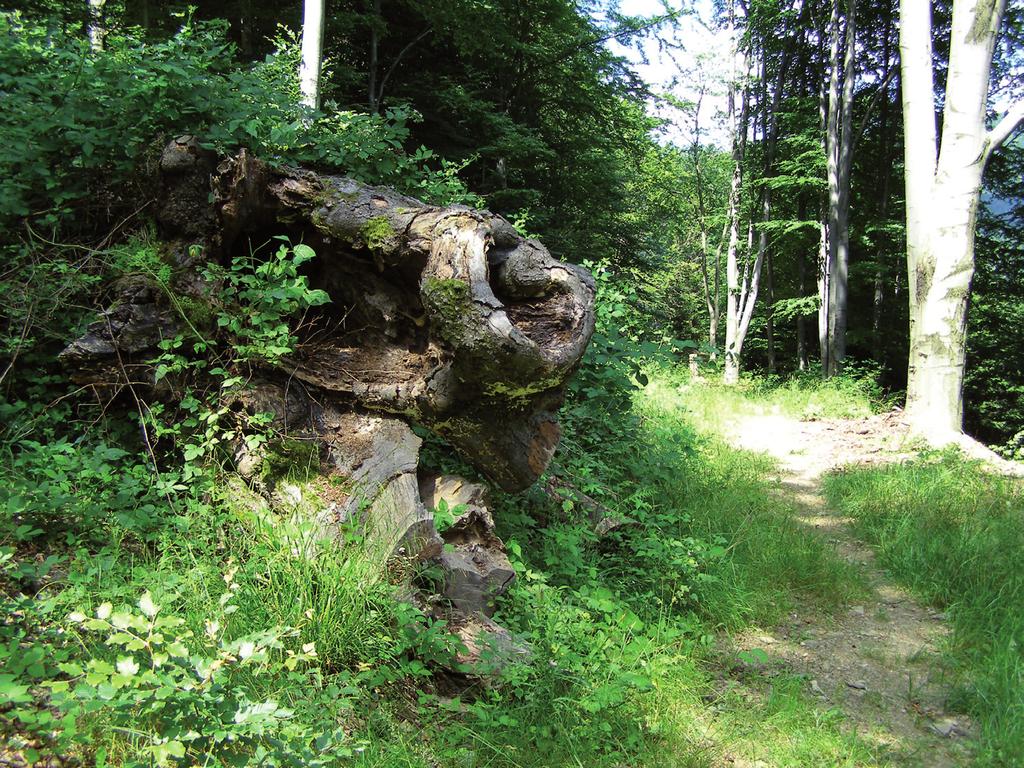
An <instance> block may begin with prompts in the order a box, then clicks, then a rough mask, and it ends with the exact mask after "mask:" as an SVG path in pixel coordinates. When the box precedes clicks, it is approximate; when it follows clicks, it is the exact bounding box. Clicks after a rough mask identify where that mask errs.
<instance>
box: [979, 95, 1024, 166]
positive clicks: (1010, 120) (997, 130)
mask: <svg viewBox="0 0 1024 768" xmlns="http://www.w3.org/2000/svg"><path fill="white" fill-rule="evenodd" d="M1022 124H1024V100H1021V101H1018V102H1017V103H1016V104H1014V105H1013V106H1012V107H1010V108H1009V109H1008V110H1006V114H1005V115H1003V116H1002V118H1000V120H999V122H998V123H996V124H995V127H994V128H992V130H991V131H989V132H988V136H986V137H985V138H986V143H985V160H986V161H987V160H988V158H989V156H990V155H991V154H992V153H993V152H995V151H996V150H997V149H999V148H1000V147H1001V146H1003V144H1005V143H1006V140H1007V139H1009V138H1010V136H1012V135H1013V133H1014V131H1016V130H1017V129H1018V128H1020V126H1021V125H1022Z"/></svg>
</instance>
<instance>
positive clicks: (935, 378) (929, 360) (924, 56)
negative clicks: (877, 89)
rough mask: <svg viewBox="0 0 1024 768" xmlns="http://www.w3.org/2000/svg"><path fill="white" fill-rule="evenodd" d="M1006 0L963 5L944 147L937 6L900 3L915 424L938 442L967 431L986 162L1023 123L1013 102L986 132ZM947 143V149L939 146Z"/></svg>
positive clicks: (955, 30)
mask: <svg viewBox="0 0 1024 768" xmlns="http://www.w3.org/2000/svg"><path fill="white" fill-rule="evenodd" d="M1004 9H1005V2H1002V1H1001V0H955V2H954V3H953V20H952V25H951V41H950V56H949V70H948V74H947V77H946V95H945V107H944V113H943V120H942V137H941V142H940V141H939V136H938V134H937V129H936V124H935V102H934V95H933V94H934V71H933V61H932V20H931V4H930V2H929V0H902V2H901V3H900V54H901V56H900V61H901V71H902V78H903V83H902V85H903V114H904V125H905V132H904V135H905V138H904V153H905V168H906V206H907V269H908V274H909V283H908V286H909V294H910V359H909V362H908V372H907V408H906V413H907V418H908V420H909V422H910V424H911V426H912V428H913V429H914V430H915V431H917V432H918V433H919V434H921V435H923V436H925V437H926V438H928V439H929V440H931V441H932V442H933V443H937V444H941V443H946V442H950V441H951V440H954V439H955V438H956V437H957V436H958V435H959V434H960V433H961V431H962V427H963V381H964V362H965V358H966V341H967V339H966V330H967V307H968V302H969V299H970V291H971V280H972V278H973V275H974V230H975V218H976V214H977V207H978V201H979V197H980V194H981V180H982V173H983V171H984V168H985V163H986V161H987V160H988V158H989V156H990V155H991V153H992V152H993V151H995V150H996V149H997V148H998V147H999V146H1000V145H1001V144H1002V143H1003V142H1004V141H1006V139H1007V138H1009V136H1010V135H1011V134H1012V133H1013V132H1014V131H1015V130H1016V129H1017V128H1018V127H1019V126H1020V124H1021V121H1022V120H1024V102H1020V103H1017V104H1015V105H1014V106H1013V107H1012V108H1011V109H1010V110H1009V111H1008V112H1007V113H1006V114H1005V115H1004V116H1003V118H1002V119H1001V120H1000V121H999V122H998V123H997V124H996V126H995V127H994V128H992V129H991V130H986V126H985V113H986V107H987V101H988V88H989V76H990V72H991V68H992V54H993V50H994V46H995V39H996V35H997V33H998V31H999V27H1000V24H1001V22H1002V16H1003V11H1004ZM940 146H941V152H940V151H939V147H940Z"/></svg>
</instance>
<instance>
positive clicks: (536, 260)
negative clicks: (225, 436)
mask: <svg viewBox="0 0 1024 768" xmlns="http://www.w3.org/2000/svg"><path fill="white" fill-rule="evenodd" d="M161 173H162V178H161V189H162V194H161V200H160V204H159V207H158V212H157V219H158V223H159V225H160V228H161V235H162V236H163V237H164V238H165V239H166V241H167V248H168V249H169V250H170V252H171V253H173V254H175V257H176V259H177V262H178V264H179V266H180V269H179V270H178V271H177V273H176V276H175V279H174V283H173V285H172V291H174V292H176V293H177V294H179V296H185V297H187V298H189V299H190V300H193V301H206V302H211V301H212V300H213V295H214V294H215V292H216V286H211V285H208V284H207V283H206V282H205V281H204V279H203V277H202V275H203V266H204V265H205V264H206V263H209V262H211V261H213V262H218V263H221V264H228V263H230V261H231V259H232V258H233V257H236V256H239V255H247V254H253V255H254V258H256V259H259V258H261V256H262V255H263V254H264V253H265V251H263V250H261V249H262V248H264V247H265V246H266V243H268V242H269V241H271V239H272V238H273V237H274V236H279V235H286V236H287V237H288V238H289V239H290V240H291V242H293V243H297V242H303V243H305V244H306V245H309V246H310V247H312V248H313V250H314V251H315V252H316V254H317V258H316V259H315V260H314V261H312V262H309V263H308V264H306V265H305V267H304V269H305V270H306V275H307V278H308V280H309V283H310V285H311V287H313V288H318V289H322V290H324V291H326V293H327V294H328V295H329V296H330V299H331V301H330V303H329V304H327V305H325V306H324V307H320V308H317V310H316V312H315V313H311V314H310V315H307V317H306V318H304V323H303V326H302V330H301V332H300V337H299V343H298V344H297V345H296V347H295V349H294V352H293V354H291V355H290V356H289V357H288V358H287V359H285V360H284V361H283V362H282V363H280V364H279V365H276V366H270V365H263V366H260V367H258V368H256V369H252V368H250V369H248V370H247V372H246V375H247V377H248V379H249V385H248V387H247V388H246V389H245V390H244V391H243V392H242V393H239V394H236V395H234V397H236V398H237V399H238V401H239V402H238V403H237V404H235V406H234V409H235V410H236V411H238V412H239V413H242V414H244V413H256V412H270V413H273V414H274V427H275V429H276V431H277V432H278V433H279V434H280V435H282V436H283V439H289V440H300V441H306V442H307V443H311V444H313V445H315V448H316V451H315V452H316V456H317V462H316V464H317V466H316V467H315V470H316V472H317V473H318V474H319V475H320V476H322V477H325V478H328V479H329V480H330V481H331V483H330V487H331V488H333V489H335V490H334V491H332V493H330V494H325V497H324V499H323V504H322V505H321V510H320V512H319V513H318V519H317V522H318V524H319V525H320V526H321V528H322V529H323V530H324V531H325V532H327V533H337V532H339V531H340V530H341V529H342V528H343V527H344V526H346V525H350V524H354V525H358V526H360V527H361V528H362V530H364V531H365V532H366V533H367V535H368V537H369V538H370V539H371V540H372V541H374V542H376V543H377V544H378V545H379V546H380V549H381V551H382V552H383V553H385V554H387V555H397V556H399V557H403V558H405V559H407V560H410V561H413V562H419V561H424V560H431V561H438V562H440V564H441V565H442V567H443V569H444V570H445V572H446V574H447V577H446V586H445V589H444V595H445V598H446V599H447V601H448V602H449V603H450V604H451V605H452V606H453V609H454V610H456V611H461V612H462V613H464V614H466V615H472V616H477V617H478V618H479V620H480V621H477V623H476V624H473V622H469V620H468V619H467V622H468V623H466V626H469V625H470V624H473V625H474V626H477V625H479V626H483V625H484V624H488V622H489V620H487V616H489V615H490V614H491V613H492V612H493V601H494V598H495V597H497V596H498V595H500V594H501V593H502V592H503V591H504V590H505V589H507V587H508V585H509V584H510V583H511V581H512V579H513V578H514V571H513V570H512V568H511V566H510V564H509V562H508V560H507V558H506V557H505V555H504V549H503V545H502V543H501V541H500V539H498V537H497V536H495V534H494V530H493V521H492V519H491V514H490V512H489V510H488V508H487V504H486V500H485V493H484V489H483V488H482V486H479V485H476V484H472V483H468V482H466V481H463V480H461V479H460V478H453V477H436V476H428V475H425V474H424V473H423V472H422V471H421V470H420V467H419V449H420V444H421V441H420V438H419V437H417V436H416V434H414V433H413V431H412V429H411V426H418V427H422V428H425V429H427V430H429V431H431V432H433V433H435V434H436V435H439V436H440V437H442V438H444V439H445V440H446V441H447V442H448V443H449V444H450V445H451V446H452V447H453V448H454V449H455V450H456V451H458V452H459V453H460V454H461V455H462V456H463V457H464V458H465V460H466V461H468V462H469V463H471V464H472V465H473V466H474V467H476V468H477V469H478V470H479V471H480V472H482V473H483V474H484V475H486V476H487V477H488V478H489V479H491V480H492V481H493V482H495V483H496V484H498V485H499V486H500V487H502V488H503V489H505V490H509V491H515V490H520V489H522V488H525V487H526V486H528V485H530V484H531V483H532V482H534V481H535V480H536V479H537V478H538V477H539V476H540V475H541V474H542V473H543V471H544V469H545V468H546V467H547V465H548V462H549V461H550V459H551V456H552V454H553V452H554V450H555V447H556V446H557V444H558V440H559V434H560V432H559V426H558V419H557V410H558V408H559V406H560V405H561V402H562V399H563V396H564V388H565V384H566V382H567V380H568V378H569V377H570V376H571V375H572V373H573V371H574V370H575V368H576V366H577V365H578V363H579V360H580V358H581V357H582V355H583V352H584V349H585V348H586V345H587V343H588V342H589V340H590V336H591V334H592V332H593V328H594V314H593V301H594V283H593V280H592V279H591V277H590V275H589V274H588V273H586V272H585V271H584V270H582V269H580V268H578V267H575V266H571V265H567V264H562V263H560V262H558V261H556V260H555V259H553V258H552V257H551V256H550V254H548V252H547V250H546V249H545V248H544V247H543V245H541V244H540V243H539V242H537V241H536V240H530V239H524V238H522V237H520V236H519V235H518V234H517V233H516V231H515V229H514V227H512V225H511V224H510V223H509V222H508V221H506V220H505V219H503V218H501V217H500V216H496V215H494V214H491V213H488V212H486V211H479V210H472V209H469V208H467V207H464V206H449V207H436V206H430V205H426V204H424V203H422V202H420V201H418V200H416V199H413V198H411V197H407V196H404V195H401V194H399V193H397V192H395V191H394V190H391V189H385V188H380V187H372V186H367V185H364V184H361V183H358V182H356V181H353V180H351V179H348V178H344V177H340V176H331V175H324V174H318V173H315V172H313V171H310V170H304V169H298V168H286V167H275V166H271V165H270V164H268V163H265V162H263V161H261V160H259V159H257V158H255V157H253V156H252V155H251V154H249V153H248V152H245V151H242V152H240V153H239V154H237V155H236V156H234V157H231V158H227V159H223V160H221V161H220V162H219V164H218V162H217V158H215V157H214V156H213V155H212V154H210V153H209V152H206V151H204V150H203V149H201V148H200V146H199V143H198V142H197V141H196V140H194V139H191V138H189V137H183V138H181V139H177V140H175V141H174V142H172V143H171V144H170V145H168V147H167V149H166V150H165V152H164V154H163V157H162V160H161ZM211 201H212V202H211ZM195 246H200V247H198V248H197V247H195ZM174 305H175V302H170V301H168V300H167V297H166V296H163V295H161V290H160V289H158V288H155V287H154V286H152V285H147V284H145V283H139V284H130V285H125V286H122V287H121V288H120V289H119V291H118V292H117V293H116V300H115V303H114V305H113V306H112V307H111V308H110V309H108V310H106V311H105V312H104V313H103V314H102V315H101V316H100V318H99V319H98V320H97V321H96V322H95V323H94V324H93V325H92V326H90V328H89V330H88V332H87V333H86V334H85V335H84V336H83V337H82V338H80V339H78V340H75V341H74V342H72V343H71V344H70V345H69V346H68V348H67V349H66V350H65V351H64V353H62V359H63V360H64V362H65V363H66V364H67V366H68V367H69V369H70V370H71V373H72V376H73V377H75V378H76V379H77V380H79V381H81V382H83V383H89V382H90V381H92V382H96V381H99V380H100V379H101V378H102V379H103V380H104V381H110V380H111V373H110V371H111V370H112V369H113V368H114V367H115V366H114V365H113V362H114V361H116V362H117V365H116V368H117V369H118V370H119V371H121V372H122V373H123V372H125V371H128V370H132V371H135V372H134V373H132V374H131V376H132V378H135V379H137V380H145V379H146V370H147V369H146V366H147V361H148V360H150V359H152V357H153V356H154V354H153V353H154V350H155V348H156V345H157V344H158V342H159V341H160V340H161V339H162V338H167V337H169V336H173V335H174V334H175V333H177V332H178V331H179V326H180V325H181V323H180V318H179V317H178V315H177V313H176V311H175V310H176V307H175V306H174ZM100 372H102V376H101V374H100ZM148 376H149V380H150V381H152V372H149V374H148ZM154 392H155V390H154ZM236 460H237V462H238V467H239V470H240V471H241V472H242V473H243V474H248V475H249V476H250V477H252V478H253V482H254V483H255V482H261V480H259V477H258V475H259V467H260V465H261V461H262V458H261V456H260V455H259V454H248V453H247V452H246V451H245V450H244V448H243V447H242V444H241V443H240V444H239V446H238V451H237V455H236ZM440 499H444V500H445V501H446V502H447V503H448V505H449V507H450V508H458V514H457V516H456V519H455V521H454V523H453V524H452V525H451V527H450V528H448V529H447V530H446V531H445V532H444V538H443V539H442V537H441V536H439V535H438V532H437V530H436V527H435V524H434V519H433V513H432V510H433V508H434V507H435V506H436V504H437V503H438V501H439V500H440ZM443 542H447V543H448V545H449V546H448V547H446V548H445V549H444V551H442V543H443ZM474 621H475V620H474ZM480 622H483V623H480ZM474 642H476V641H474Z"/></svg>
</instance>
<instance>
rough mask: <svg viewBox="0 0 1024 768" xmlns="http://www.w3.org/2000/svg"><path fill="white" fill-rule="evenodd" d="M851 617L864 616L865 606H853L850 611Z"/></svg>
mask: <svg viewBox="0 0 1024 768" xmlns="http://www.w3.org/2000/svg"><path fill="white" fill-rule="evenodd" d="M850 615H851V616H863V615H864V606H863V605H855V606H853V607H852V608H851V609H850Z"/></svg>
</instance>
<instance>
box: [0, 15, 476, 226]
mask: <svg viewBox="0 0 1024 768" xmlns="http://www.w3.org/2000/svg"><path fill="white" fill-rule="evenodd" d="M225 31H226V23H224V22H197V21H191V20H190V21H187V22H186V23H185V25H184V26H182V27H181V29H180V30H179V31H178V32H177V33H176V34H175V35H174V36H173V37H171V38H170V39H167V40H163V41H159V40H157V41H151V40H147V39H145V38H144V37H143V36H141V35H140V34H139V33H138V32H137V31H131V30H120V31H118V32H117V33H115V34H111V35H110V36H108V37H107V40H106V49H105V50H104V51H102V52H99V53H95V52H92V51H91V50H90V49H89V42H88V40H87V39H86V38H85V37H84V36H83V35H81V34H80V32H79V31H77V30H74V29H67V28H61V27H59V26H56V25H55V24H49V23H45V22H36V21H30V20H28V19H26V18H24V17H23V16H21V15H19V14H18V13H9V12H8V13H4V14H0V35H2V36H3V37H4V39H5V40H6V41H7V43H6V44H5V45H4V46H3V48H2V49H0V89H2V90H3V92H4V94H5V96H6V98H7V99H9V100H10V101H11V103H17V104H18V105H19V108H18V109H16V110H5V111H4V114H3V115H2V116H0V132H2V133H3V135H4V136H5V138H6V141H5V142H4V144H3V146H2V147H0V174H2V175H3V176H4V178H5V179H6V183H5V184H4V186H3V190H2V191H0V222H3V223H4V224H5V225H6V227H7V228H8V229H14V230H15V231H16V227H14V223H15V221H16V220H18V219H26V220H27V221H29V222H30V223H32V224H33V225H34V226H37V227H40V226H41V227H46V228H51V227H55V226H57V225H60V226H61V227H62V228H63V229H65V230H67V229H68V228H69V227H70V226H71V225H72V223H73V222H74V223H77V225H78V226H84V225H85V224H86V223H88V222H89V220H90V219H94V218H96V217H103V216H108V215H109V213H108V211H107V210H105V209H113V210H115V211H118V212H121V215H125V214H129V213H132V212H133V211H134V210H135V209H136V208H137V207H138V201H139V200H140V199H145V197H147V196H148V195H146V194H145V189H146V188H147V185H151V184H152V182H153V177H154V176H155V167H154V163H155V160H156V158H157V157H158V155H159V152H160V149H161V146H162V142H164V141H167V140H168V139H169V138H171V137H173V136H176V135H179V134H182V133H190V134H196V135H199V136H201V137H202V138H203V139H204V140H205V141H207V142H208V143H209V145H210V146H211V147H213V148H215V149H217V150H219V151H222V152H226V151H230V150H233V149H235V148H237V147H240V146H245V147H249V148H250V149H252V150H253V151H254V152H256V153H257V154H259V155H261V156H262V157H265V158H266V159H268V160H272V161H279V162H294V163H307V164H313V165H320V166H328V167H330V168H334V169H338V170H341V171H344V172H346V173H349V174H351V175H353V176H355V177H357V178H360V179H363V180H366V181H370V182H381V183H388V184H391V185H395V186H398V187H400V188H402V189H404V190H406V191H408V192H412V193H415V194H419V195H422V196H424V197H426V198H428V199H430V200H432V201H439V202H440V201H444V202H449V201H457V202H462V201H468V202H473V200H475V198H473V197H472V196H467V195H466V193H465V192H464V190H463V188H462V187H461V185H460V184H459V183H458V181H457V179H456V178H455V176H454V173H453V171H452V170H451V168H450V167H448V166H443V167H442V170H441V171H438V172H434V171H431V170H430V169H429V168H428V166H427V164H428V162H429V161H431V160H433V159H434V155H433V153H432V152H430V151H429V150H426V149H424V148H420V149H417V150H416V151H415V152H413V153H412V154H407V153H406V152H405V151H404V150H403V145H404V143H405V142H406V141H407V139H408V136H409V128H408V124H409V122H410V121H411V120H413V119H415V114H414V113H413V112H412V111H410V110H409V109H407V108H404V107H400V106H396V107H395V108H393V109H391V110H389V111H388V112H387V113H386V114H385V115H383V116H378V115H365V114H360V113H357V112H350V111H331V112H314V113H310V112H308V111H307V110H305V108H303V107H302V106H301V105H300V104H299V103H298V101H297V100H296V99H295V82H294V81H295V78H297V69H296V68H293V64H294V60H295V56H296V46H297V44H296V41H295V40H294V39H287V38H281V39H280V43H281V47H280V49H279V50H278V51H277V52H276V53H274V54H272V55H271V56H269V57H268V58H267V60H266V61H264V62H262V63H260V64H256V65H255V66H253V67H251V68H247V67H240V66H239V65H238V64H237V62H236V61H235V59H234V49H233V47H232V46H231V45H230V44H228V43H227V42H226V41H225ZM9 236H10V235H8V237H9Z"/></svg>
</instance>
